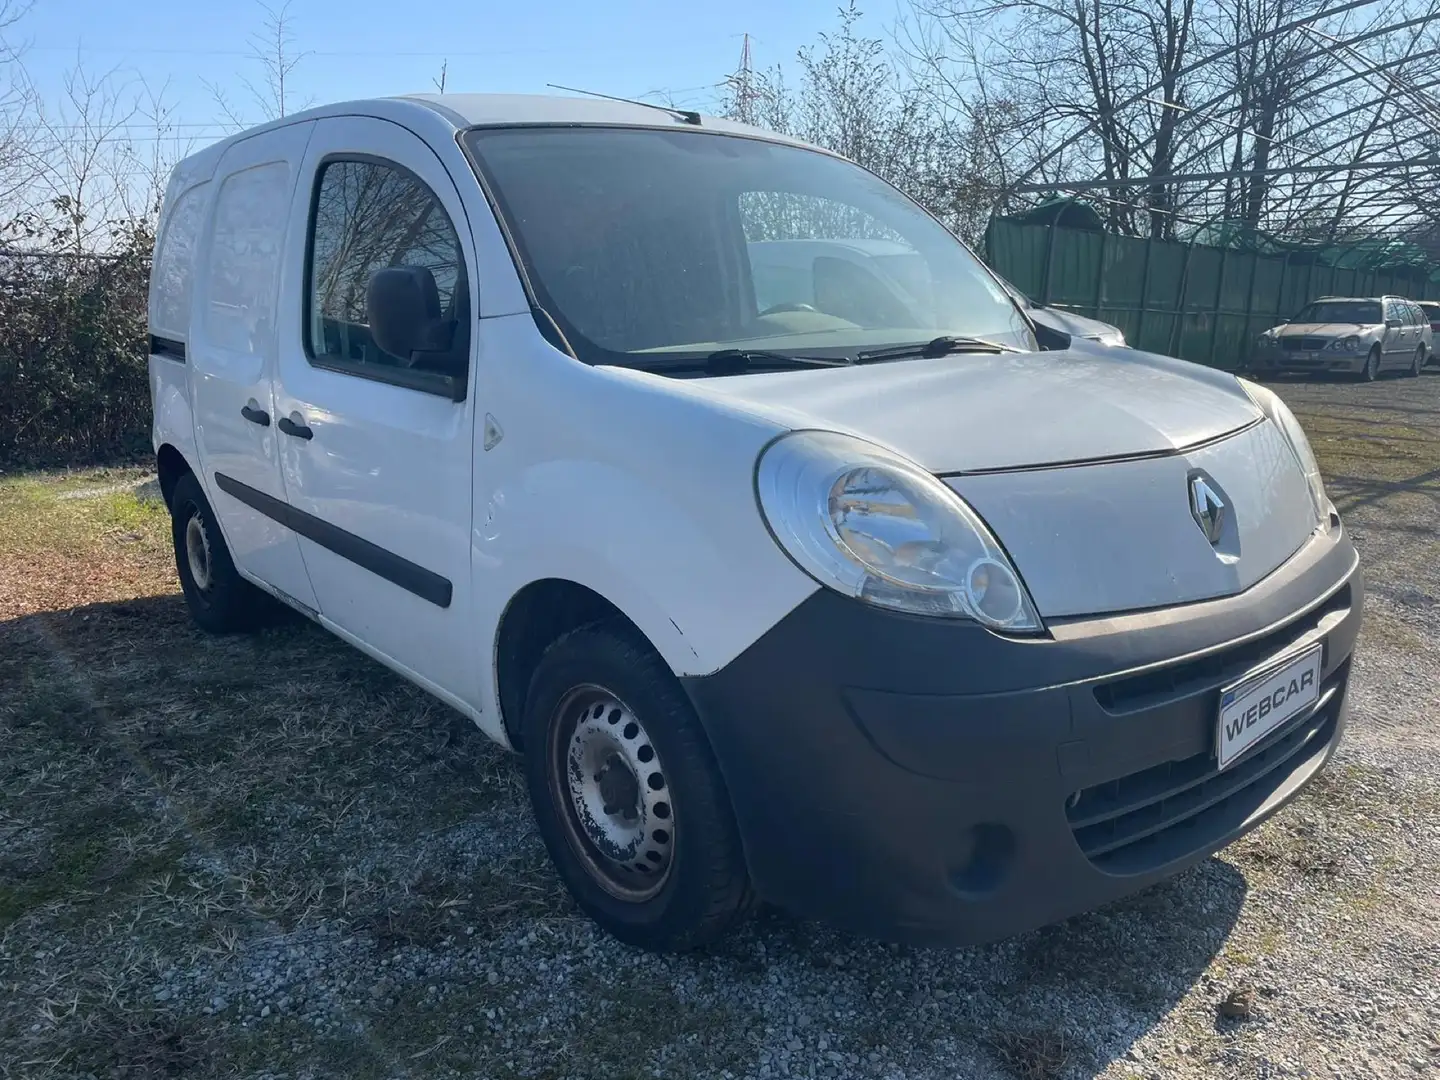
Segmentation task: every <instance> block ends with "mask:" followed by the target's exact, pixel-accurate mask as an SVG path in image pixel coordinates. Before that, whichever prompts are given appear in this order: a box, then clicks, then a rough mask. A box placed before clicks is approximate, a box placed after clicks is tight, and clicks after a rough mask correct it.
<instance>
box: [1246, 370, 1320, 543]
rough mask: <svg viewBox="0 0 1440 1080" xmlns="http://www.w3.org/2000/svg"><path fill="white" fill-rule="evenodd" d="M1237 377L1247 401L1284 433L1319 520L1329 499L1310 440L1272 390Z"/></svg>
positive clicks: (1298, 422)
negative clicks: (1252, 403)
mask: <svg viewBox="0 0 1440 1080" xmlns="http://www.w3.org/2000/svg"><path fill="white" fill-rule="evenodd" d="M1237 380H1238V381H1239V383H1240V385H1241V386H1242V387H1243V388H1244V390H1245V393H1247V394H1249V395H1250V400H1251V401H1253V402H1255V404H1256V405H1257V406H1259V408H1260V411H1261V412H1263V413H1264V414H1265V415H1266V416H1267V417H1269V419H1270V422H1271V423H1272V424H1274V425H1275V426H1276V427H1278V428H1279V429H1280V432H1281V434H1283V435H1284V436H1285V441H1286V442H1288V443H1289V444H1290V449H1291V450H1292V451H1294V453H1295V460H1296V462H1297V463H1298V464H1299V465H1300V471H1301V472H1303V473H1304V474H1305V482H1306V483H1307V484H1308V485H1309V486H1310V501H1311V502H1312V503H1314V505H1315V517H1316V520H1318V521H1323V520H1324V519H1325V516H1326V512H1327V507H1328V505H1329V502H1330V500H1329V499H1328V498H1327V497H1326V495H1325V481H1324V480H1322V479H1321V477H1320V462H1319V461H1317V460H1316V459H1315V451H1314V450H1312V449H1311V448H1310V440H1309V439H1308V438H1306V437H1305V429H1304V428H1302V427H1301V426H1300V421H1299V420H1297V419H1295V414H1294V413H1293V412H1291V411H1290V406H1288V405H1286V404H1285V402H1283V401H1281V400H1280V397H1279V395H1277V394H1276V393H1275V392H1274V391H1273V390H1269V389H1267V388H1265V387H1263V386H1261V385H1260V384H1259V383H1253V382H1251V381H1250V380H1249V379H1240V378H1238V376H1237Z"/></svg>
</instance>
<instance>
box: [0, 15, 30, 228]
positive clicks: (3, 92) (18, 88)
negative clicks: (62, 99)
mask: <svg viewBox="0 0 1440 1080" xmlns="http://www.w3.org/2000/svg"><path fill="white" fill-rule="evenodd" d="M29 7H30V5H29V3H28V0H0V206H4V207H12V206H14V205H15V203H16V199H17V196H18V195H19V193H20V191H21V190H22V189H23V188H24V186H25V183H26V180H25V177H26V173H25V167H24V162H25V159H26V156H27V153H26V151H27V144H28V135H29V128H28V125H27V122H26V121H27V119H28V114H29V110H30V105H31V102H32V101H33V98H34V95H33V93H32V92H31V87H30V85H29V83H28V81H27V80H26V79H25V77H24V69H23V67H22V65H21V56H22V50H21V48H20V47H19V46H17V45H15V44H14V43H13V42H12V41H11V39H10V35H11V33H12V32H13V31H14V28H15V25H16V23H18V22H19V21H20V20H21V19H22V18H23V17H24V15H25V13H26V12H27V11H28V10H29ZM8 216H9V214H8V213H5V214H4V216H0V237H3V234H4V230H5V229H6V228H7V227H8V226H9V225H10V222H9V221H7V220H6V217H8Z"/></svg>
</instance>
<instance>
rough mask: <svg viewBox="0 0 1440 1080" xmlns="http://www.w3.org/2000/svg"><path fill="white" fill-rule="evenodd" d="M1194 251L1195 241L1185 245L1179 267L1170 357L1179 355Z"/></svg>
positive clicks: (1171, 325)
mask: <svg viewBox="0 0 1440 1080" xmlns="http://www.w3.org/2000/svg"><path fill="white" fill-rule="evenodd" d="M1194 250H1195V241H1194V240H1191V241H1190V242H1189V243H1188V244H1186V245H1185V261H1184V262H1183V263H1181V265H1180V291H1179V292H1178V293H1176V294H1175V320H1174V322H1172V323H1171V324H1170V349H1169V353H1170V355H1171V356H1179V355H1180V325H1181V324H1182V323H1183V322H1184V321H1185V294H1186V293H1187V292H1188V291H1189V289H1190V254H1191V252H1193V251H1194Z"/></svg>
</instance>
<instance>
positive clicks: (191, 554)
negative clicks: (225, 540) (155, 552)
mask: <svg viewBox="0 0 1440 1080" xmlns="http://www.w3.org/2000/svg"><path fill="white" fill-rule="evenodd" d="M185 561H186V562H187V563H189V564H190V577H191V579H192V580H193V581H194V582H195V587H196V588H197V589H199V590H200V591H201V592H205V591H206V590H207V589H209V588H210V537H209V534H207V533H206V532H205V522H204V521H203V520H202V519H201V517H200V511H199V509H194V510H192V511H191V512H190V517H189V519H188V520H187V521H186V522H185Z"/></svg>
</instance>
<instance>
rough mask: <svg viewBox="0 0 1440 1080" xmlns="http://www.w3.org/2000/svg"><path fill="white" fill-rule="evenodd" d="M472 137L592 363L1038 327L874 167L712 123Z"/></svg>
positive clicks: (508, 218)
mask: <svg viewBox="0 0 1440 1080" xmlns="http://www.w3.org/2000/svg"><path fill="white" fill-rule="evenodd" d="M465 139H466V144H467V146H468V148H469V150H470V152H471V154H472V156H473V157H474V159H475V160H476V162H477V163H478V166H479V168H480V170H481V172H482V174H483V175H484V176H485V179H486V182H487V184H488V185H489V187H490V190H491V194H492V196H493V198H494V200H495V202H496V204H497V206H498V208H499V210H500V213H501V215H502V216H503V217H504V219H505V223H506V226H507V228H508V229H509V232H510V234H511V237H512V239H513V241H514V243H515V246H516V248H517V251H518V254H519V257H520V260H521V262H522V263H523V264H524V269H525V273H526V275H527V277H528V278H529V281H530V286H531V289H532V290H533V292H534V294H535V298H536V301H537V302H538V303H539V304H540V306H542V307H543V308H545V310H546V311H547V312H548V313H549V315H550V316H551V317H552V318H553V319H554V320H555V321H556V323H557V324H558V325H559V327H560V329H561V330H562V331H563V332H564V334H565V336H566V338H567V339H568V340H569V342H570V344H571V345H572V347H574V349H575V350H576V352H577V353H578V354H579V357H580V359H581V360H584V361H586V362H587V363H592V364H618V365H625V366H631V367H635V366H654V367H660V368H663V367H664V366H665V364H666V363H667V362H670V361H679V360H683V359H685V358H687V357H688V358H692V359H693V358H696V357H699V356H705V355H708V354H710V353H712V352H715V351H717V350H722V349H742V350H752V349H753V350H766V351H768V352H771V353H777V352H778V353H786V354H792V355H799V354H803V355H805V356H818V357H837V358H838V357H847V356H848V357H853V356H854V355H855V354H856V353H857V352H860V351H866V350H870V349H875V348H881V347H885V346H891V345H908V344H912V343H920V342H926V341H930V340H932V339H934V338H936V337H939V336H944V335H953V336H956V337H981V338H987V339H989V340H992V341H996V342H999V343H1001V344H1005V345H1011V346H1016V347H1019V348H1022V349H1033V348H1034V347H1035V343H1034V338H1033V336H1032V333H1031V329H1030V326H1029V324H1028V323H1027V322H1026V321H1025V319H1024V317H1023V316H1022V315H1021V314H1020V312H1019V310H1018V309H1017V308H1016V306H1015V304H1014V302H1013V301H1012V300H1011V298H1010V297H1009V296H1008V295H1007V294H1006V292H1005V290H1004V289H1003V288H1002V287H1001V286H1000V284H999V283H998V282H997V281H996V280H995V278H994V277H993V276H992V275H991V274H990V272H989V271H988V270H986V269H985V267H984V266H983V265H981V263H980V262H979V260H977V259H976V258H975V257H974V256H973V255H972V254H971V253H970V252H969V250H968V249H967V248H965V246H964V245H962V244H961V243H960V242H959V241H958V240H956V239H955V237H954V236H952V235H951V234H950V233H949V232H948V231H947V230H946V229H945V228H944V227H943V226H942V225H940V224H939V223H938V222H937V221H935V219H934V218H932V217H930V216H929V215H928V214H926V213H925V212H924V211H923V210H921V209H920V208H919V207H918V206H916V205H915V204H914V203H913V202H911V201H910V200H909V199H907V198H906V197H905V196H903V195H901V194H900V193H899V192H897V191H896V190H895V189H893V188H891V187H890V186H889V185H887V184H885V183H884V182H882V181H880V180H879V179H877V178H876V177H874V176H872V175H871V174H870V173H868V172H866V171H865V170H863V169H861V168H859V167H857V166H855V165H852V164H850V163H849V162H846V161H844V160H841V159H839V158H836V157H832V156H830V155H828V154H824V153H820V152H818V151H813V150H807V149H804V148H801V147H794V146H787V145H782V144H778V143H772V142H766V141H762V140H759V139H752V138H746V137H743V136H735V135H724V134H717V133H713V132H708V133H707V132H696V131H663V130H649V129H625V128H605V127H591V128H584V127H533V128H490V129H485V128H479V129H474V130H472V131H470V132H467V133H466V136H465Z"/></svg>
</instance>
